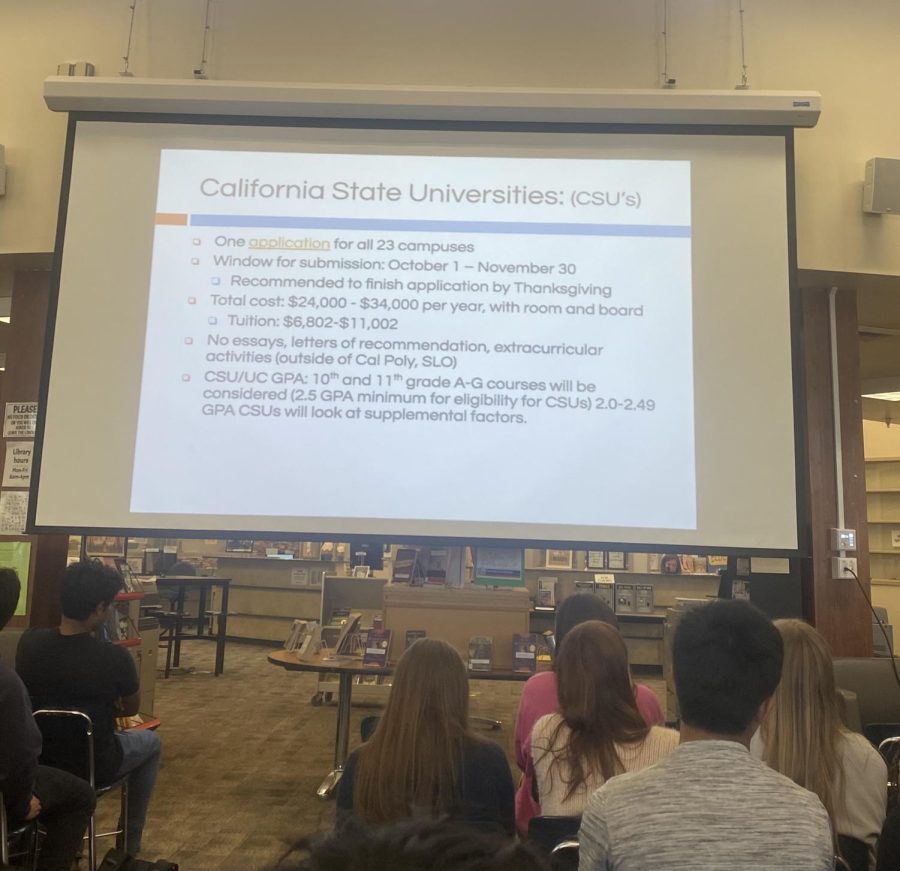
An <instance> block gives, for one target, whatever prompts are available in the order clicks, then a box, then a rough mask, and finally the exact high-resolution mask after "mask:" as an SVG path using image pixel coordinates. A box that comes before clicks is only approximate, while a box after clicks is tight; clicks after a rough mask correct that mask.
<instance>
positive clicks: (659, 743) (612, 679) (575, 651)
mask: <svg viewBox="0 0 900 871" xmlns="http://www.w3.org/2000/svg"><path fill="white" fill-rule="evenodd" d="M554 671H555V672H556V674H557V692H558V694H559V713H556V714H550V715H547V716H544V717H541V718H540V719H539V720H538V721H537V723H535V726H534V730H533V731H532V733H531V757H532V760H533V765H534V772H535V779H536V781H537V787H538V796H539V801H540V805H541V813H542V814H543V815H544V816H577V815H579V814H580V813H581V812H582V811H583V810H584V806H585V805H586V804H587V801H588V799H589V798H590V797H591V794H592V793H593V792H594V790H596V789H599V787H600V786H601V785H602V784H603V783H605V782H606V781H607V780H609V779H610V778H611V777H614V776H615V775H617V774H623V773H624V772H626V771H639V770H640V769H642V768H646V767H647V766H648V765H653V764H654V763H655V762H657V761H658V760H659V759H661V758H662V757H663V756H665V755H666V754H668V753H670V752H671V751H672V750H674V749H675V747H676V746H677V744H678V733H677V732H676V731H674V730H673V729H665V728H662V727H661V726H648V725H647V723H646V722H645V721H644V718H643V717H642V716H641V712H640V711H639V710H638V707H637V703H636V701H635V696H634V688H633V686H632V683H631V675H630V674H629V671H628V651H627V650H626V647H625V642H624V641H623V640H622V636H621V635H619V633H618V632H617V631H616V630H615V629H614V628H613V627H612V626H609V625H608V624H606V623H601V622H600V621H599V620H589V621H587V622H586V623H581V624H580V625H578V626H576V627H575V628H574V629H572V630H571V631H570V632H569V633H568V634H567V635H566V638H565V641H564V642H563V644H562V645H561V646H560V649H559V652H558V654H557V658H556V660H555V662H554Z"/></svg>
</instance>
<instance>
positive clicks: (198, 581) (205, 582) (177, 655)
mask: <svg viewBox="0 0 900 871" xmlns="http://www.w3.org/2000/svg"><path fill="white" fill-rule="evenodd" d="M230 585H231V578H203V577H200V576H199V575H166V576H163V577H158V578H157V579H156V588H157V590H160V589H170V590H175V593H176V599H175V603H174V606H175V613H174V618H173V619H174V625H173V627H172V634H171V637H170V639H169V644H170V645H173V647H172V648H171V653H172V657H171V658H172V665H173V666H174V667H176V668H177V667H178V664H179V662H180V661H181V642H182V641H184V640H186V639H187V640H189V639H193V638H214V639H215V642H216V665H215V669H214V671H213V673H214V674H215V676H216V677H218V676H219V675H220V674H222V672H223V671H224V670H225V634H226V631H227V628H228V590H229V587H230ZM216 587H218V588H219V589H220V590H221V591H222V605H221V609H220V611H219V625H218V630H217V632H216V634H215V635H214V636H209V635H204V634H203V617H204V615H205V614H206V603H207V597H208V596H209V593H210V592H211V591H212V590H213V589H214V588H216ZM190 590H198V591H199V593H200V604H199V607H198V610H197V617H196V618H194V617H186V616H185V614H184V603H185V598H186V597H187V593H188V591H190ZM195 619H196V621H197V632H196V633H186V632H182V631H181V628H182V626H183V625H184V624H185V623H190V622H193V621H194V620H195ZM169 653H170V652H169V651H167V652H166V677H168V676H169V667H168V662H169V658H170V656H169Z"/></svg>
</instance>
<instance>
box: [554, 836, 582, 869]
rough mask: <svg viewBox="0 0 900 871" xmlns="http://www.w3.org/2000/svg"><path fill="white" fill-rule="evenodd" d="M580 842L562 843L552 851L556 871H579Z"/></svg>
mask: <svg viewBox="0 0 900 871" xmlns="http://www.w3.org/2000/svg"><path fill="white" fill-rule="evenodd" d="M578 848H579V844H578V841H562V842H561V843H559V844H557V845H556V846H555V847H554V848H553V849H552V850H551V851H550V865H551V867H552V868H553V869H554V871H578V855H579V854H578Z"/></svg>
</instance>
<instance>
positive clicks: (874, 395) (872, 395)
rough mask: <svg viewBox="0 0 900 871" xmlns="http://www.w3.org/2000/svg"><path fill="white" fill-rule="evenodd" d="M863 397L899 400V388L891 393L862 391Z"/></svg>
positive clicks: (889, 400)
mask: <svg viewBox="0 0 900 871" xmlns="http://www.w3.org/2000/svg"><path fill="white" fill-rule="evenodd" d="M863 399H885V400H887V401H888V402H900V390H894V391H893V392H891V393H863Z"/></svg>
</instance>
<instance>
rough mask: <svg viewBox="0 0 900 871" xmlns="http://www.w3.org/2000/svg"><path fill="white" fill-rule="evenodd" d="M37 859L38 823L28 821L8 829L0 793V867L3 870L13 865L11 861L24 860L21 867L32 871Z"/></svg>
mask: <svg viewBox="0 0 900 871" xmlns="http://www.w3.org/2000/svg"><path fill="white" fill-rule="evenodd" d="M37 858H38V822H37V820H29V821H28V822H27V823H20V824H19V825H17V826H15V827H13V828H12V829H11V828H10V827H9V825H8V823H7V820H6V805H5V804H4V803H3V793H2V792H0V865H2V866H3V867H4V868H5V867H7V866H11V865H13V864H14V863H13V862H12V861H11V860H13V859H24V860H25V862H24V864H23V865H21V867H23V868H29V869H30V871H34V869H35V868H36V867H37Z"/></svg>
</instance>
